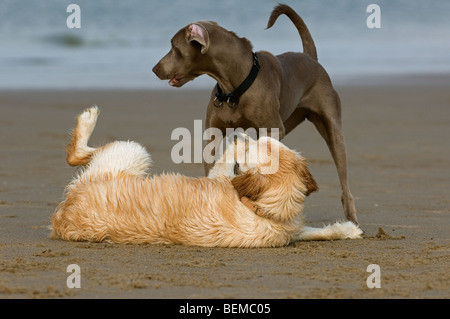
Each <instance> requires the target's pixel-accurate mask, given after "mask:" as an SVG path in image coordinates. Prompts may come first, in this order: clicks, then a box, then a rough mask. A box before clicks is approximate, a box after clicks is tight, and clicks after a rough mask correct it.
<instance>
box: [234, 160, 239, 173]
mask: <svg viewBox="0 0 450 319" xmlns="http://www.w3.org/2000/svg"><path fill="white" fill-rule="evenodd" d="M233 173H234V175H238V174H239V163H238V162H236V163H235V164H234V168H233Z"/></svg>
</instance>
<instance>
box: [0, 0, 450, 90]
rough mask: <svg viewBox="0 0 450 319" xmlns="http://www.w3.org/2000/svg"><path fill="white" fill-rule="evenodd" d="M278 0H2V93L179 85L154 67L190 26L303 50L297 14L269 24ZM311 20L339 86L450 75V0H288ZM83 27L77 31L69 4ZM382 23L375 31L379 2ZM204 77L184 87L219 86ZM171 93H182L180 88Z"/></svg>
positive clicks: (257, 45) (263, 45) (272, 47)
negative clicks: (207, 23) (209, 23)
mask: <svg viewBox="0 0 450 319" xmlns="http://www.w3.org/2000/svg"><path fill="white" fill-rule="evenodd" d="M277 2H278V1H271V0H246V1H242V0H222V1H212V0H189V1H186V0H185V1H182V0H166V1H159V0H158V1H156V0H129V1H119V0H110V1H107V0H95V1H94V0H70V1H67V0H1V1H0V89H27V88H32V89H36V88H37V89H39V88H41V89H52V88H59V89H84V88H94V89H95V88H104V89H108V88H111V89H112V88H144V89H164V88H168V89H169V88H170V87H169V85H168V83H167V82H168V81H161V80H159V79H158V78H157V77H156V76H155V75H154V74H153V73H152V71H151V69H152V67H153V66H154V65H155V64H156V63H157V62H158V61H159V59H161V58H162V57H163V56H164V55H165V54H166V53H167V52H168V51H169V49H170V39H171V38H172V36H173V35H174V34H175V33H176V32H177V31H178V30H179V29H180V28H182V27H184V26H186V25H187V24H189V23H191V22H195V21H198V20H213V21H216V22H218V23H219V24H220V25H221V26H223V27H224V28H226V29H229V30H232V31H234V32H235V33H236V34H237V35H239V36H240V37H246V38H248V39H249V40H250V41H251V42H252V44H253V47H254V50H255V51H258V50H267V51H270V52H272V53H274V54H280V53H283V52H285V51H302V45H301V40H300V38H299V35H298V33H297V30H296V29H295V27H294V25H293V24H292V22H291V21H289V19H287V18H286V17H284V16H282V17H280V18H279V19H278V21H277V22H276V24H275V25H274V26H273V27H272V28H271V29H268V30H266V29H265V28H266V25H267V20H268V18H269V16H270V13H271V10H272V9H273V7H274V6H275V5H276V4H277ZM285 2H286V3H287V4H289V5H290V6H291V7H292V8H294V9H295V11H296V12H298V13H299V14H300V15H301V17H302V18H303V19H304V20H305V22H306V24H307V26H308V28H309V30H310V32H311V34H312V36H313V38H314V41H315V44H316V47H317V52H318V57H319V62H320V63H321V64H322V65H323V66H324V67H325V69H326V70H327V71H328V73H329V74H330V76H331V78H332V80H333V81H334V82H338V83H339V82H340V83H345V82H349V81H350V82H351V81H352V79H357V81H360V80H361V79H364V78H366V79H369V78H370V77H372V76H380V75H382V76H389V75H395V74H400V75H413V74H421V73H427V74H429V73H444V74H445V73H449V72H450V53H449V52H450V19H449V15H450V1H448V0H431V1H423V0H411V1H407V0H382V1H381V0H367V1H366V0H342V1H328V0H302V1H288V0H286V1H285ZM72 3H73V4H77V5H78V6H79V7H80V28H69V27H68V25H67V21H66V20H67V18H68V17H69V15H70V14H71V12H67V7H68V6H69V5H70V4H72ZM373 3H374V4H377V5H378V6H379V8H380V15H379V19H380V28H369V26H368V23H367V19H368V17H369V16H370V15H371V12H367V7H368V6H369V5H370V4H373ZM213 85H214V81H213V80H212V79H211V78H209V77H208V76H206V75H204V76H201V77H200V78H198V79H196V80H195V81H193V82H191V83H188V84H186V85H185V88H194V89H196V88H211V87H212V86H213ZM172 90H174V89H173V88H172Z"/></svg>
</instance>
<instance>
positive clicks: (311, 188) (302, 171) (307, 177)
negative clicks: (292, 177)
mask: <svg viewBox="0 0 450 319" xmlns="http://www.w3.org/2000/svg"><path fill="white" fill-rule="evenodd" d="M298 173H299V175H300V178H301V179H302V181H303V185H305V187H306V193H305V196H308V195H309V194H311V193H313V192H315V191H317V190H319V186H317V183H316V181H315V179H314V177H313V176H312V174H311V172H310V171H309V169H308V164H307V163H306V161H305V160H302V161H301V162H300V165H299V167H298Z"/></svg>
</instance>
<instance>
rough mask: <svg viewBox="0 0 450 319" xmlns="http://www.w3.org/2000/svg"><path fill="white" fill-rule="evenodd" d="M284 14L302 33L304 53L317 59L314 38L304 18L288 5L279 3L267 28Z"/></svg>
mask: <svg viewBox="0 0 450 319" xmlns="http://www.w3.org/2000/svg"><path fill="white" fill-rule="evenodd" d="M282 14H285V15H286V16H288V18H289V19H291V21H292V22H293V23H294V25H295V27H296V28H297V30H298V33H299V34H300V38H301V39H302V43H303V53H305V54H307V55H309V56H310V57H311V58H313V59H314V60H316V61H317V50H316V46H315V44H314V40H313V38H312V36H311V33H309V30H308V28H307V27H306V24H305V22H304V21H303V19H302V18H300V16H299V15H298V14H297V13H296V12H295V11H294V10H293V9H292V8H291V7H289V6H288V5H285V4H279V5H277V6H276V7H275V8H274V9H273V11H272V14H271V15H270V18H269V22H267V29H269V28H271V27H272V26H273V25H274V23H275V21H277V19H278V17H279V16H280V15H282Z"/></svg>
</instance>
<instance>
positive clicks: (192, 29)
mask: <svg viewBox="0 0 450 319" xmlns="http://www.w3.org/2000/svg"><path fill="white" fill-rule="evenodd" d="M187 40H188V41H189V42H193V41H195V42H198V43H200V45H201V46H202V48H201V51H200V52H201V53H202V54H205V53H206V51H208V49H209V33H208V30H206V28H205V27H203V26H202V25H200V24H198V23H193V24H191V25H189V26H188V29H187Z"/></svg>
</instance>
